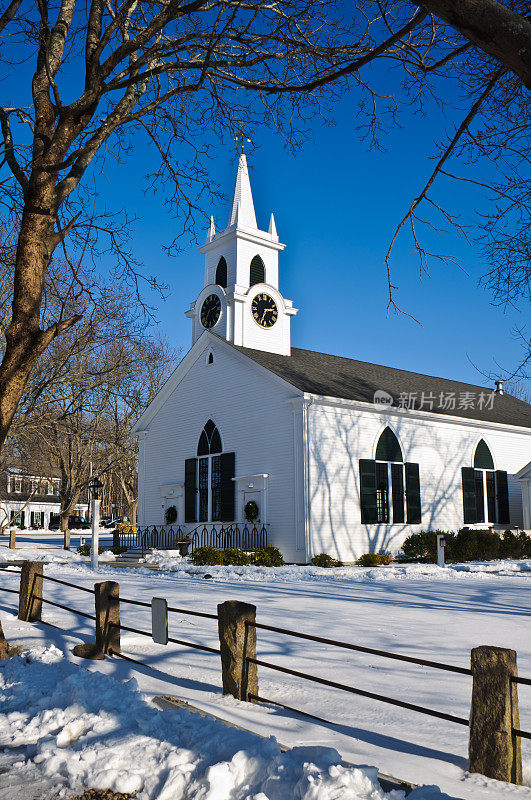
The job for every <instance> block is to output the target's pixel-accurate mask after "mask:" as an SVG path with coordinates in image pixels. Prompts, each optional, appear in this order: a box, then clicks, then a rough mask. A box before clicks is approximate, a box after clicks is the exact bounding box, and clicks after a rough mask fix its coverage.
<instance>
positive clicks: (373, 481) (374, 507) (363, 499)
mask: <svg viewBox="0 0 531 800" xmlns="http://www.w3.org/2000/svg"><path fill="white" fill-rule="evenodd" d="M360 506H361V521H362V522H363V523H365V524H369V523H384V524H385V523H387V524H391V523H392V524H403V523H404V522H406V521H407V522H408V523H409V524H412V525H417V524H419V523H420V522H421V505H420V476H419V465H418V464H410V463H407V464H406V463H404V457H403V455H402V449H401V447H400V444H399V441H398V439H397V437H396V434H395V433H394V432H393V431H392V430H391V428H389V427H387V428H385V429H384V430H383V431H382V433H381V435H380V437H379V439H378V443H377V445H376V453H375V458H374V461H371V460H369V459H365V458H362V459H360Z"/></svg>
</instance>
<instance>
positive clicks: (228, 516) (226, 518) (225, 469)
mask: <svg viewBox="0 0 531 800" xmlns="http://www.w3.org/2000/svg"><path fill="white" fill-rule="evenodd" d="M220 458H221V521H222V522H234V494H235V488H236V487H235V485H234V481H233V480H232V479H233V478H234V468H235V463H236V453H222V454H221V456H220Z"/></svg>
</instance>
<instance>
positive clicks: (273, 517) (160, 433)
mask: <svg viewBox="0 0 531 800" xmlns="http://www.w3.org/2000/svg"><path fill="white" fill-rule="evenodd" d="M284 247H285V245H284V244H281V243H280V241H279V237H278V235H277V230H276V226H275V220H274V217H273V215H271V218H270V222H269V227H268V229H267V230H262V229H260V228H259V227H258V225H257V220H256V216H255V209H254V203H253V197H252V192H251V185H250V180H249V173H248V168H247V162H246V157H245V155H241V156H240V159H239V165H238V172H237V177H236V185H235V188H234V195H233V199H232V207H231V211H230V217H229V220H228V225H227V227H226V228H225V229H224V230H221V231H216V229H215V225H214V221H213V220H211V223H210V228H209V231H208V234H207V239H206V243H205V244H204V245H203V246H202V247H201V248H200V251H201V252H202V253H203V254H204V257H205V277H204V288H203V289H202V290H201V292H200V293H199V296H198V297H197V299H196V300H195V302H193V303H191V305H190V308H189V309H188V310H187V311H186V315H187V316H188V317H189V318H190V320H191V323H192V347H191V349H190V350H189V351H188V353H187V354H186V356H185V357H184V358H183V359H182V361H181V362H180V364H179V366H178V367H177V369H176V370H175V371H174V373H173V374H172V375H171V377H170V378H169V379H168V381H167V382H166V384H165V385H164V387H163V388H162V389H161V391H160V392H159V394H158V395H157V397H156V398H155V399H154V400H153V402H152V403H151V405H150V406H149V408H148V409H147V410H146V411H145V413H144V414H143V416H142V418H141V419H140V420H139V422H138V423H137V425H136V426H135V434H136V435H137V437H138V440H139V524H140V525H162V524H163V523H164V522H165V520H166V519H167V516H166V512H167V510H168V509H171V512H172V515H173V516H175V515H176V524H178V525H180V526H181V528H182V529H183V530H186V531H187V532H190V533H193V532H194V531H197V530H198V529H200V528H201V527H204V526H205V525H208V526H209V527H212V526H213V527H215V528H216V529H218V528H219V529H221V527H223V526H225V527H227V525H230V523H234V522H244V521H245V519H246V518H247V519H248V518H249V516H251V517H252V516H255V517H257V518H258V519H259V520H260V523H261V524H263V525H264V526H265V527H266V530H267V536H268V543H269V544H273V545H276V546H277V547H279V548H280V550H281V551H282V553H283V555H284V558H285V560H286V561H289V562H296V563H304V562H307V561H309V560H310V559H311V558H312V556H313V555H315V554H317V553H328V554H330V555H331V556H333V557H335V558H339V559H341V560H342V561H345V562H351V561H354V560H355V559H356V558H358V557H359V556H360V555H361V554H363V553H367V552H391V553H394V552H396V551H397V550H399V549H400V546H401V544H402V542H403V540H404V538H405V537H406V536H408V535H409V534H410V533H413V532H417V531H420V530H429V529H432V530H433V529H436V528H438V529H442V530H454V531H457V530H458V529H459V528H462V527H463V526H465V525H466V526H469V527H479V528H487V527H489V528H490V527H493V528H495V529H498V530H504V529H506V528H508V527H509V526H511V527H514V526H520V527H521V526H522V524H523V519H524V509H523V506H522V485H521V483H520V482H519V480H517V478H520V479H521V481H522V482H524V481H525V480H527V483H526V484H525V485H524V487H523V488H524V496H525V498H526V503H527V504H531V492H530V491H529V486H528V484H529V475H530V471H529V469H528V468H526V465H529V462H530V460H531V406H529V405H528V404H527V403H524V402H522V401H520V400H517V399H515V398H513V397H511V396H509V395H507V394H505V393H504V392H503V387H502V385H501V384H500V383H498V385H497V388H496V389H491V388H485V387H481V386H473V385H470V384H464V383H459V382H457V381H452V380H446V379H443V378H436V377H431V376H429V375H421V374H417V373H415V372H407V371H404V370H399V369H395V368H394V367H388V366H380V365H378V364H369V363H366V362H363V361H356V360H354V359H350V358H341V357H339V356H334V355H327V354H324V353H319V352H314V351H312V350H302V349H299V348H294V347H291V323H292V320H293V318H294V317H295V316H296V314H297V309H296V308H295V307H294V305H293V302H292V301H291V300H288V299H286V298H285V297H283V295H282V294H281V291H280V283H279V254H280V253H281V252H282V250H283V249H284ZM515 476H516V477H515ZM252 512H253V513H252ZM525 519H526V524H527V525H531V522H530V521H529V520H530V519H531V517H530V511H529V508H527V506H526V509H525Z"/></svg>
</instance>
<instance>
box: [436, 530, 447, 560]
mask: <svg viewBox="0 0 531 800" xmlns="http://www.w3.org/2000/svg"><path fill="white" fill-rule="evenodd" d="M445 547H446V542H445V540H444V536H443V534H442V533H438V534H437V566H438V567H444V566H445V563H444V548H445Z"/></svg>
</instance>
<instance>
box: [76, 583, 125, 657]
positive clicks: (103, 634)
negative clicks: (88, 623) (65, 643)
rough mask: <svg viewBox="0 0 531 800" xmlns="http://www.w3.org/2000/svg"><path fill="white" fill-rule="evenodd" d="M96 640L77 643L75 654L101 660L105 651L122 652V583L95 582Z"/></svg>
mask: <svg viewBox="0 0 531 800" xmlns="http://www.w3.org/2000/svg"><path fill="white" fill-rule="evenodd" d="M94 606H95V609H96V641H95V642H87V643H86V644H76V646H75V647H74V655H76V656H79V657H80V658H91V659H95V660H101V659H103V658H105V653H108V652H109V651H112V652H114V653H120V652H121V650H120V628H119V627H116V626H117V625H120V584H118V583H116V582H115V581H102V582H101V583H95V584H94Z"/></svg>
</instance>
